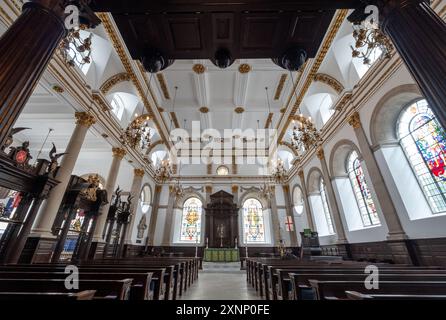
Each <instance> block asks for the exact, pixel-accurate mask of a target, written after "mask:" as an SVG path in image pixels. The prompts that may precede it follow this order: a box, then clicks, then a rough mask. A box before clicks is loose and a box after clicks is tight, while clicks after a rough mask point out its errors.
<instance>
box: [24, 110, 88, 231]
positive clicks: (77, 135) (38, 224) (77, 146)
mask: <svg viewBox="0 0 446 320" xmlns="http://www.w3.org/2000/svg"><path fill="white" fill-rule="evenodd" d="M76 119H77V121H76V127H75V129H74V131H73V134H72V135H71V138H70V142H69V143H68V146H67V148H66V150H65V152H66V153H67V154H66V155H64V156H63V159H62V161H61V163H60V168H59V171H58V173H57V177H56V180H59V181H60V183H59V184H58V185H57V186H56V187H55V188H54V189H53V190H52V191H51V194H50V196H49V198H48V199H47V200H45V201H44V203H43V204H42V207H41V208H40V210H39V213H38V216H37V218H36V221H35V222H34V225H33V229H32V233H34V234H40V235H41V236H46V237H53V234H52V231H51V228H52V226H53V223H54V219H55V218H56V215H57V212H58V210H59V207H60V205H61V202H62V198H63V196H64V194H65V190H66V189H67V186H68V182H69V181H70V177H71V174H72V172H73V169H74V166H75V164H76V161H77V158H78V156H79V153H80V151H81V148H82V144H83V143H84V140H85V136H86V134H87V131H88V128H89V127H90V126H91V125H92V124H94V123H95V119H94V118H93V116H91V115H90V114H88V113H86V112H76Z"/></svg>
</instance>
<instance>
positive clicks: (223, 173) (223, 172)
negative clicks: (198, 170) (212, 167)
mask: <svg viewBox="0 0 446 320" xmlns="http://www.w3.org/2000/svg"><path fill="white" fill-rule="evenodd" d="M228 174H229V169H228V167H226V166H219V167H218V168H217V175H219V176H227V175H228Z"/></svg>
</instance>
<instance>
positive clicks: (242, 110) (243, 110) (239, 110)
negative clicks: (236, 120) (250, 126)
mask: <svg viewBox="0 0 446 320" xmlns="http://www.w3.org/2000/svg"><path fill="white" fill-rule="evenodd" d="M234 111H235V113H238V114H241V113H243V112H245V109H243V108H242V107H237V108H235V109H234Z"/></svg>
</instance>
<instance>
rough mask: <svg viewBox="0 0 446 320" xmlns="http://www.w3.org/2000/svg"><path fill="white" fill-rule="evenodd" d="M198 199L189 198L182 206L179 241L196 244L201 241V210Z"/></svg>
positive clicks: (201, 205)
mask: <svg viewBox="0 0 446 320" xmlns="http://www.w3.org/2000/svg"><path fill="white" fill-rule="evenodd" d="M202 207H203V204H202V203H201V201H200V199H198V198H189V199H187V200H186V201H185V202H184V205H183V216H182V218H181V234H180V241H182V242H193V243H197V242H200V240H201V209H202Z"/></svg>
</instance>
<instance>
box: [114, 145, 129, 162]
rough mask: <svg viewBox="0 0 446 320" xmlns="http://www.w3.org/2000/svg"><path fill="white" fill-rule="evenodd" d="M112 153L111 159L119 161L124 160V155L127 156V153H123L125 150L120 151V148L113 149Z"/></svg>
mask: <svg viewBox="0 0 446 320" xmlns="http://www.w3.org/2000/svg"><path fill="white" fill-rule="evenodd" d="M112 152H113V157H115V158H119V159H122V158H124V157H125V155H126V154H127V151H125V149H122V148H113V149H112Z"/></svg>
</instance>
